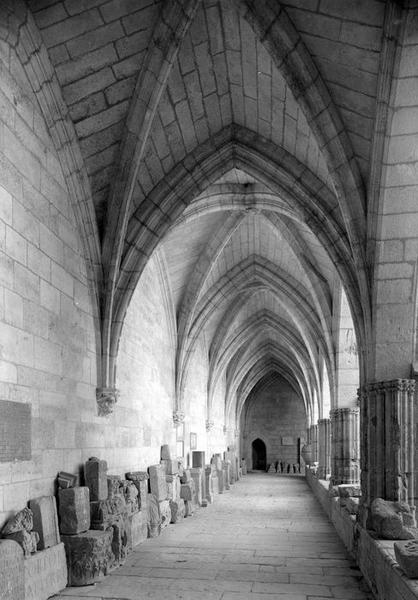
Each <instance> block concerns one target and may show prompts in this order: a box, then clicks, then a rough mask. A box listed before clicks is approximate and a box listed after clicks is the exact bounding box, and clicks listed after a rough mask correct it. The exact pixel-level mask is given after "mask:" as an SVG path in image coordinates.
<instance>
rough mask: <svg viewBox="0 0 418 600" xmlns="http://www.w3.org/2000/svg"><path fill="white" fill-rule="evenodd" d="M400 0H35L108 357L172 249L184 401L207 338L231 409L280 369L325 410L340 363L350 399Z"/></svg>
mask: <svg viewBox="0 0 418 600" xmlns="http://www.w3.org/2000/svg"><path fill="white" fill-rule="evenodd" d="M389 4H390V2H384V1H380V0H367V1H364V0H350V1H344V2H341V0H286V1H282V2H279V1H278V0H275V1H271V0H202V1H196V0H195V1H192V0H176V1H175V0H165V1H161V2H158V1H152V0H110V1H104V0H65V1H61V2H57V1H56V0H29V1H28V3H27V5H28V7H29V9H30V10H31V12H32V15H33V18H34V20H35V22H36V25H37V27H38V28H39V30H40V32H41V40H42V43H43V44H44V45H45V47H46V49H47V52H48V57H49V60H50V63H51V65H52V68H53V73H54V78H55V77H56V81H57V82H58V85H59V89H60V93H61V94H62V98H63V100H64V103H65V105H66V108H68V114H67V115H66V119H67V125H66V126H67V127H70V130H71V131H73V130H72V129H71V126H73V127H74V131H75V141H76V144H77V145H78V148H79V151H80V153H81V157H82V161H83V168H85V172H86V173H87V176H88V184H89V194H90V201H91V203H92V207H94V213H95V223H93V225H92V228H93V229H94V231H95V232H96V233H95V235H96V236H97V240H98V242H97V244H98V247H99V248H101V250H99V254H100V256H99V258H96V262H100V269H99V272H100V276H98V277H97V278H98V280H99V281H98V283H97V286H98V290H99V292H98V293H99V294H100V296H101V299H102V300H101V302H102V307H103V312H102V319H103V332H102V334H103V340H104V341H103V344H104V351H103V354H104V356H107V361H108V362H109V361H110V362H111V361H112V359H114V357H115V356H116V354H117V344H118V339H119V334H120V327H121V323H122V322H123V315H124V312H125V311H126V307H127V305H128V303H129V299H130V294H131V293H132V290H133V289H134V287H135V285H136V283H137V282H138V280H139V278H140V276H141V273H142V270H143V268H144V266H145V265H146V262H147V260H148V258H149V256H150V255H151V254H152V252H154V251H158V252H159V253H160V255H161V256H163V258H164V261H163V262H164V263H165V265H166V277H167V281H168V283H169V286H170V289H171V296H172V301H173V305H174V310H175V315H176V320H177V336H178V340H177V350H176V352H177V355H176V357H177V358H176V361H177V396H178V398H179V399H180V404H181V396H182V393H183V391H184V385H185V377H186V376H187V368H188V365H189V362H190V357H191V356H192V353H193V349H194V347H195V344H196V342H197V341H198V340H204V343H205V346H206V348H207V353H208V361H209V381H208V394H209V398H211V395H213V393H214V389H215V387H216V385H217V382H218V381H219V378H221V377H223V378H225V382H226V394H227V398H226V402H227V406H228V407H229V408H230V409H231V410H235V407H236V401H237V400H238V402H242V399H243V398H244V399H245V398H246V397H247V396H248V394H249V393H250V391H251V389H253V388H254V386H256V385H257V383H258V382H260V381H262V380H263V381H265V380H266V378H267V380H268V378H269V377H271V378H274V377H276V376H277V374H280V375H281V376H283V377H285V378H286V379H287V380H288V381H289V382H290V383H291V385H292V386H294V388H295V389H297V390H298V392H299V393H300V394H301V396H302V397H303V399H304V401H305V403H306V406H307V408H308V410H311V408H309V407H311V405H312V402H313V398H314V397H315V396H317V397H320V396H321V386H322V372H323V365H324V364H325V365H326V366H327V368H328V371H329V375H330V382H331V389H332V390H333V392H335V389H334V388H335V339H334V338H333V315H334V316H335V313H336V309H335V290H336V288H338V286H339V285H340V283H339V282H342V284H343V285H344V287H345V289H346V292H347V296H348V298H349V302H350V306H351V309H352V312H353V315H354V318H355V322H356V328H357V334H358V336H359V337H360V341H361V337H362V335H365V334H364V327H363V324H364V322H365V321H366V320H367V310H368V308H367V307H368V297H367V291H368V290H367V268H366V265H365V254H366V248H365V231H366V228H367V207H366V191H367V188H368V185H369V180H370V173H371V170H372V169H373V161H372V157H373V153H372V148H373V143H374V130H375V121H376V116H377V107H378V103H377V100H379V97H378V90H379V85H378V82H379V76H380V75H379V73H380V72H381V70H382V53H383V48H384V44H385V35H384V30H383V27H384V19H385V10H386V11H387V10H388V5H389ZM93 262H94V261H93ZM106 368H107V369H108V370H109V367H104V371H106ZM110 371H111V369H110ZM107 377H108V378H109V377H111V375H110V376H109V375H108V376H107ZM105 378H106V377H105ZM107 383H109V382H107Z"/></svg>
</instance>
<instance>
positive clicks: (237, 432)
mask: <svg viewBox="0 0 418 600" xmlns="http://www.w3.org/2000/svg"><path fill="white" fill-rule="evenodd" d="M234 436H235V437H236V438H237V437H239V429H235V430H234Z"/></svg>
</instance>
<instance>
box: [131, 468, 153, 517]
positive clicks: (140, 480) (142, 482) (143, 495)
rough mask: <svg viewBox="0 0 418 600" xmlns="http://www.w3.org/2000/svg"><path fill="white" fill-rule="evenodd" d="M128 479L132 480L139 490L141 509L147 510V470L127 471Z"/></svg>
mask: <svg viewBox="0 0 418 600" xmlns="http://www.w3.org/2000/svg"><path fill="white" fill-rule="evenodd" d="M126 479H128V480H129V481H132V482H133V483H134V485H135V486H136V489H137V490H138V492H139V494H138V506H139V508H140V509H141V510H144V511H145V512H146V510H147V498H148V480H149V475H148V473H146V472H145V471H132V472H130V473H126Z"/></svg>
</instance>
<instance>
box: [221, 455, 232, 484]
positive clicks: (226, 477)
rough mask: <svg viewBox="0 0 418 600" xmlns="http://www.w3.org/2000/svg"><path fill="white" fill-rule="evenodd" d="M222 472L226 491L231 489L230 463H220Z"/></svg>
mask: <svg viewBox="0 0 418 600" xmlns="http://www.w3.org/2000/svg"><path fill="white" fill-rule="evenodd" d="M222 470H223V473H224V487H225V489H226V490H230V489H231V463H229V462H226V461H224V462H223V463H222Z"/></svg>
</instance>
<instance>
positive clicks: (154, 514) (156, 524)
mask: <svg viewBox="0 0 418 600" xmlns="http://www.w3.org/2000/svg"><path fill="white" fill-rule="evenodd" d="M147 508H148V537H149V538H153V537H157V536H159V535H160V533H161V513H160V506H159V503H158V500H157V499H156V497H155V496H154V495H153V494H148V501H147Z"/></svg>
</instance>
